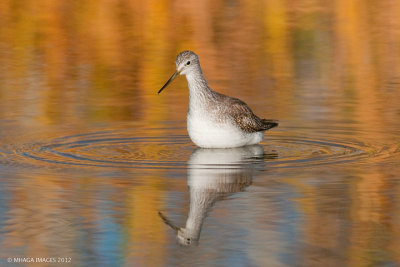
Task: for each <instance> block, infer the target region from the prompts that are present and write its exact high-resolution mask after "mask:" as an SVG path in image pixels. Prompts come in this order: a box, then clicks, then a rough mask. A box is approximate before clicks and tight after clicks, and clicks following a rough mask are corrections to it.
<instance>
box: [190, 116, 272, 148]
mask: <svg viewBox="0 0 400 267" xmlns="http://www.w3.org/2000/svg"><path fill="white" fill-rule="evenodd" d="M210 115H211V114H209V113H207V112H201V111H195V112H190V113H188V116H187V130H188V133H189V136H190V139H192V141H193V142H194V143H195V144H196V145H197V146H199V147H203V148H228V147H240V146H245V145H252V144H257V143H259V142H261V141H262V139H263V136H264V132H256V133H246V132H243V131H242V130H241V129H239V128H238V127H237V126H235V125H234V124H232V123H231V122H229V121H228V122H220V121H218V120H217V119H216V118H214V117H213V116H212V115H211V116H210Z"/></svg>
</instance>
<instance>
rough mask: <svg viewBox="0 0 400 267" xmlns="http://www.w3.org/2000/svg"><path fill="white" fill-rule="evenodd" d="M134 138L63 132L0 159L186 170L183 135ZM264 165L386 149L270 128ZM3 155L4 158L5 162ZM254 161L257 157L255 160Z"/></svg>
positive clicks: (355, 156) (188, 145)
mask: <svg viewBox="0 0 400 267" xmlns="http://www.w3.org/2000/svg"><path fill="white" fill-rule="evenodd" d="M165 136H166V137H161V136H160V134H153V135H152V134H151V131H150V132H149V134H148V135H147V136H135V133H133V132H130V131H103V132H95V133H88V134H80V135H73V136H66V137H62V138H57V139H54V140H51V141H49V142H48V143H37V144H28V145H23V146H16V147H14V148H12V149H10V148H6V149H3V150H1V151H0V153H1V154H2V157H3V159H2V160H1V161H2V162H7V163H8V164H22V163H25V164H27V163H28V164H30V165H40V166H43V165H45V166H49V165H70V166H76V167H79V166H95V167H115V168H137V169H170V168H187V161H188V159H189V158H190V155H191V154H192V152H193V151H194V150H195V146H194V145H193V144H192V142H191V141H190V139H189V138H188V136H187V135H173V134H168V133H167V134H166V135H165ZM262 146H263V149H264V157H263V162H264V165H265V167H266V168H292V167H301V166H313V165H320V164H339V163H343V162H349V161H361V160H363V159H366V158H371V157H374V158H376V157H379V156H384V155H387V154H388V153H389V154H390V153H392V152H390V151H389V152H388V150H389V149H387V148H382V149H377V148H372V147H370V146H368V145H366V144H363V143H361V142H355V141H349V140H346V141H343V140H333V139H332V140H330V139H326V138H310V137H309V138H304V137H302V136H301V135H295V134H293V133H292V134H288V133H284V132H274V133H271V134H269V135H268V136H267V137H266V141H265V142H264V143H263V144H262ZM5 159H7V160H5ZM258 161H259V160H258Z"/></svg>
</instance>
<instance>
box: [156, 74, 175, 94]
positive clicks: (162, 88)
mask: <svg viewBox="0 0 400 267" xmlns="http://www.w3.org/2000/svg"><path fill="white" fill-rule="evenodd" d="M178 74H179V73H178V71H175V73H174V74H172V76H171V78H169V80H168V81H167V82H166V83H165V84H164V86H163V87H161V89H160V90H159V91H158V94H160V93H161V91H162V90H164V88H165V87H167V86H168V84H169V83H170V82H172V81H173V80H174V79H175V78H176V76H177V75H178Z"/></svg>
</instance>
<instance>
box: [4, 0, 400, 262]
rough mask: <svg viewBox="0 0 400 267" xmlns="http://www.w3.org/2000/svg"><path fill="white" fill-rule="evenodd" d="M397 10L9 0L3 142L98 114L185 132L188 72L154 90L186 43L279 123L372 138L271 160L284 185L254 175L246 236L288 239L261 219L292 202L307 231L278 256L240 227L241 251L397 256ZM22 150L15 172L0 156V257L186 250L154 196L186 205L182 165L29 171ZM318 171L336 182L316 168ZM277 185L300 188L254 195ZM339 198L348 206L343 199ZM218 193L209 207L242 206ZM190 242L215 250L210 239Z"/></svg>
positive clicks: (310, 1) (80, 124)
mask: <svg viewBox="0 0 400 267" xmlns="http://www.w3.org/2000/svg"><path fill="white" fill-rule="evenodd" d="M399 17H400V1H397V0H383V1H375V2H371V1H360V0H351V1H349V0H335V1H331V2H329V3H326V2H323V1H318V0H300V1H281V0H263V1H257V2H256V1H250V0H249V1H246V0H243V1H221V0H216V1H184V0H176V1H166V0H162V1H155V0H142V1H136V0H119V1H114V0H104V1H101V2H99V1H93V0H81V1H53V0H36V1H29V0H24V1H12V0H3V1H1V3H0V134H1V137H2V141H0V145H1V148H0V154H2V153H3V151H6V152H7V153H8V152H9V150H7V149H3V147H6V146H7V147H8V146H11V147H12V148H13V149H10V151H12V152H14V151H18V149H19V148H21V147H25V146H29V144H32V143H41V142H43V143H46V142H47V141H48V140H54V139H56V138H61V137H65V136H69V135H79V134H86V133H91V132H96V131H100V130H104V129H105V130H115V129H117V128H118V129H129V130H132V129H133V130H132V131H136V132H140V134H141V135H142V136H146V135H147V134H149V132H146V130H143V129H148V128H152V132H151V134H152V135H154V136H158V137H165V136H167V137H168V138H169V136H170V133H171V131H167V130H166V128H168V127H171V128H174V127H176V128H177V130H176V134H179V135H184V134H185V130H184V127H185V113H186V109H187V90H186V82H185V80H184V78H183V77H182V78H180V79H177V81H174V84H173V86H172V87H171V88H169V89H168V92H166V94H163V95H162V96H158V95H157V94H156V92H157V90H158V89H159V88H160V86H161V85H162V84H163V82H164V81H165V80H166V79H167V78H168V77H169V76H170V75H171V74H172V73H173V71H174V69H175V65H174V60H175V57H176V54H177V53H178V52H180V51H181V50H184V49H191V50H194V51H196V53H197V54H198V55H199V56H200V60H201V64H202V67H203V69H204V73H205V75H206V78H207V79H208V82H209V84H210V86H211V87H212V88H214V89H216V90H217V91H220V92H223V93H226V94H229V95H233V96H237V97H239V98H241V99H243V100H245V101H246V102H247V103H248V104H249V105H250V106H251V107H252V109H253V110H254V111H255V113H257V114H260V115H262V116H265V117H268V118H275V119H279V120H280V121H281V124H280V125H281V126H280V127H281V128H280V130H278V131H282V132H286V133H287V132H289V135H290V132H291V131H295V130H296V131H298V133H300V134H302V135H304V136H310V135H312V134H323V135H329V137H330V139H331V140H346V139H347V138H353V139H356V140H358V141H359V142H360V143H363V144H365V147H369V151H368V152H369V153H370V154H371V162H370V164H366V165H367V166H362V167H360V166H358V165H357V163H354V166H353V165H352V164H348V165H346V167H341V166H338V167H337V169H335V166H330V167H329V168H326V169H325V168H324V167H316V166H314V167H313V169H312V170H309V172H308V173H307V174H304V173H303V171H304V170H302V169H299V170H296V171H294V172H290V171H288V172H285V171H283V170H282V171H276V173H278V174H276V173H275V174H273V175H276V176H279V175H282V177H281V178H282V180H279V179H278V178H277V177H275V176H274V178H273V179H272V180H273V181H275V182H276V183H278V184H279V183H281V184H283V187H284V188H283V189H282V188H281V187H274V186H275V184H274V183H272V185H271V184H269V183H267V182H265V184H264V182H260V184H261V185H259V186H260V187H257V186H255V187H254V188H255V189H254V190H255V191H257V190H259V191H260V192H261V193H260V192H259V193H260V194H263V197H260V198H257V197H253V195H252V194H251V192H252V191H251V190H250V193H249V194H248V195H247V196H248V199H249V200H247V201H248V202H246V205H247V206H246V207H253V208H254V209H255V210H257V211H259V212H260V213H261V215H259V217H257V216H256V215H254V214H253V215H252V216H254V218H255V219H257V221H256V223H254V225H251V223H250V222H249V223H248V224H246V226H248V227H249V228H250V229H251V228H252V226H254V228H255V229H253V230H254V232H251V230H249V232H251V233H249V236H252V235H255V236H257V237H258V238H260V239H261V240H265V239H268V238H270V236H267V234H268V233H270V232H271V231H273V230H275V232H274V234H271V236H272V237H274V238H276V239H273V238H272V240H274V241H276V243H277V244H282V243H285V244H286V243H288V242H289V241H288V239H287V237H285V236H284V234H282V235H280V233H281V232H279V231H282V232H283V231H284V230H282V229H280V230H279V229H278V227H277V228H274V226H269V227H270V228H268V229H267V230H266V229H265V228H263V227H265V224H268V222H269V221H268V220H277V221H279V222H280V223H281V224H282V225H286V224H287V225H289V226H292V225H291V224H290V223H288V222H287V221H285V220H289V221H290V219H288V218H286V217H284V216H283V215H282V214H286V210H288V209H293V210H295V211H296V212H293V213H296V214H300V215H298V217H301V220H300V219H299V220H298V221H296V227H295V226H293V229H290V231H293V232H295V231H298V232H301V235H300V234H299V235H298V236H296V238H298V239H301V240H300V241H299V244H300V245H299V244H297V246H296V247H294V248H292V249H291V250H290V249H287V250H290V251H289V252H288V251H287V250H285V248H286V247H285V246H283V245H282V246H277V247H279V248H280V249H281V250H282V251H286V252H282V251H281V250H280V251H276V252H275V253H272V252H271V254H273V255H272V256H271V258H270V262H268V261H267V260H265V259H262V257H263V256H262V255H265V254H263V253H264V251H261V252H260V251H259V250H257V249H256V248H255V247H257V246H258V245H262V241H257V240H258V239H257V240H254V241H251V240H250V241H249V240H247V239H246V238H244V239H243V240H246V241H243V240H242V241H243V242H244V243H245V244H246V245H248V246H247V247H246V249H248V250H251V252H249V253H248V255H246V257H247V258H246V259H244V260H243V262H245V263H248V264H250V265H251V264H254V263H262V264H268V263H271V262H273V263H276V264H280V265H282V266H283V265H288V266H290V263H292V262H296V261H295V260H293V261H292V262H291V261H290V260H288V261H287V262H285V261H283V260H282V259H281V258H285V259H286V258H290V259H293V258H296V256H297V257H298V258H297V259H301V260H302V261H301V262H304V265H308V266H311V265H314V264H321V263H324V264H333V265H337V264H343V263H347V264H348V265H351V266H353V265H354V266H364V265H370V264H377V263H383V262H387V263H388V264H392V265H399V264H400V253H399V252H398V246H399V245H400V243H399V240H400V232H399V230H398V229H400V227H399V223H398V218H397V217H396V215H395V214H398V213H399V208H400V206H399V199H398V196H399V195H400V194H399V193H400V189H399V185H398V179H397V178H396V177H397V174H398V173H399V171H400V169H399V164H398V162H399V161H398V155H393V156H392V158H391V159H389V160H388V161H387V162H380V161H378V160H377V159H376V160H375V159H374V155H376V154H379V153H380V152H381V151H384V150H385V151H386V148H389V149H388V151H391V152H392V151H397V152H398V151H400V149H399V147H400V139H399V137H398V134H399V132H400V126H399V123H398V122H399V121H400V108H399V106H400V105H399V99H400V74H399V73H400V46H399V43H400V20H399ZM141 129H142V130H141ZM141 131H142V132H141ZM140 134H138V135H140ZM172 138H173V137H171V139H172ZM168 149H169V147H168V146H166V148H165V150H168ZM184 149H188V147H187V146H186V147H185V148H184ZM82 151H83V152H82V153H83V155H85V154H84V153H85V151H84V150H82ZM104 151H106V152H104ZM174 151H175V150H174ZM299 151H300V152H302V151H301V150H299ZM6 152H4V154H5V155H6V156H7V153H6ZM140 152H143V154H145V155H152V158H151V159H152V160H154V161H156V162H160V161H162V160H165V155H168V153H165V151H163V150H161V149H160V148H159V147H158V146H157V143H154V144H152V145H149V146H147V147H146V151H139V152H137V154H138V155H139V156H140V155H141V154H140ZM10 153H11V152H10ZM87 153H89V152H87ZM98 153H99V154H100V155H101V153H107V148H105V149H104V150H101V148H100V149H99V150H98ZM121 153H122V152H121ZM189 154H190V153H189ZM130 155H131V154H130V152H129V151H128V152H126V157H129V156H130ZM278 155H279V151H278ZM6 156H5V157H6ZM117 156H118V155H117ZM117 156H115V157H116V158H118V157H117ZM389 158H390V154H389ZM78 160H79V159H76V161H78ZM16 165H17V167H16V169H17V171H15V173H14V171H13V172H12V173H8V172H7V171H6V167H7V166H6V167H4V173H3V168H2V167H1V168H0V175H1V176H2V177H3V178H1V179H2V180H0V181H1V183H2V185H3V184H4V189H1V190H4V192H5V193H4V197H3V199H1V200H2V201H3V203H4V204H2V205H3V206H1V209H2V212H3V213H4V214H5V215H4V216H5V217H0V225H1V227H2V229H1V232H0V251H1V253H0V257H2V258H5V257H8V256H14V255H16V256H19V255H20V256H40V257H46V256H49V257H53V256H55V255H57V256H69V257H72V258H73V259H75V260H77V261H78V260H79V264H80V263H82V264H85V262H88V261H89V260H88V259H89V258H90V259H91V260H90V262H91V263H97V262H101V260H104V259H103V258H101V257H100V256H99V255H100V254H102V253H103V254H104V255H112V257H114V258H113V259H115V260H116V261H117V262H119V263H121V262H124V264H126V265H127V266H130V265H135V264H136V265H142V266H157V265H158V266H162V265H164V263H165V262H167V263H168V264H172V263H174V260H173V259H172V258H174V257H176V258H179V257H184V256H183V255H182V254H179V253H180V252H179V251H178V252H176V251H172V250H174V249H176V247H174V245H176V244H175V243H173V241H171V240H173V235H172V234H171V233H170V232H168V229H167V228H165V226H164V225H163V224H162V222H161V221H160V219H159V218H158V216H157V212H158V210H165V209H172V208H171V206H174V205H175V206H179V207H180V208H178V211H179V212H180V214H181V216H183V217H184V216H185V212H186V210H187V208H188V204H187V203H188V198H189V196H188V193H187V181H186V172H185V171H184V170H178V171H176V172H174V171H171V170H165V169H163V170H151V168H149V169H148V170H147V171H143V172H140V174H138V172H136V171H135V170H125V169H123V168H122V167H121V168H116V169H117V170H113V171H108V170H107V171H104V173H102V172H103V171H101V170H100V171H99V170H98V169H96V168H86V169H85V171H82V173H78V174H77V173H75V172H71V174H69V173H67V174H66V173H64V172H61V171H59V170H58V169H56V168H54V166H53V167H52V165H51V164H50V163H48V164H46V163H44V164H43V163H42V165H40V166H41V167H43V168H45V169H41V170H40V171H39V170H36V171H35V172H31V170H30V169H29V168H28V169H25V168H24V167H20V168H19V167H18V164H16ZM47 167H48V169H47ZM64 167H65V166H64ZM75 167H76V166H75ZM155 167H156V166H155ZM66 168H67V167H66ZM71 168H73V167H71ZM99 173H100V174H99ZM116 173H117V174H116ZM299 173H300V174H301V175H299ZM333 174H335V175H333ZM327 176H328V177H329V179H327V178H326V177H327ZM110 177H112V178H113V179H107V178H110ZM116 177H117V178H116ZM259 177H261V178H260V179H261V180H262V181H265V180H268V179H269V178H270V174H269V172H268V171H264V172H262V173H261V174H259ZM332 177H337V180H335V179H334V178H332ZM318 179H320V180H324V179H327V181H328V182H326V183H327V184H324V183H321V184H319V183H318V182H316V181H315V180H318ZM396 179H397V180H396ZM256 180H257V179H256ZM256 184H257V183H256ZM335 185H338V187H335ZM270 186H272V187H273V188H275V189H271V190H277V191H279V190H281V189H282V190H287V192H296V193H297V194H298V195H297V196H291V197H290V198H289V200H287V201H288V202H290V203H289V204H287V203H286V202H284V201H283V200H282V199H281V198H278V200H276V202H273V201H272V200H271V203H269V205H270V206H269V207H271V209H273V210H276V213H271V214H266V213H268V212H265V210H263V207H264V206H262V205H261V204H260V203H263V202H262V201H263V200H264V198H268V199H273V200H275V198H274V197H276V195H275V193H276V192H272V193H271V192H270V191H268V190H269V189H268V188H270ZM250 188H251V186H250ZM260 188H261V189H260ZM2 192H3V191H2ZM257 192H258V191H257ZM266 192H267V193H266ZM285 192H286V191H285ZM276 194H279V193H276ZM244 195H245V194H244ZM288 195H290V194H289V193H288ZM244 198H246V197H244ZM285 199H286V198H285ZM243 201H244V200H243ZM171 203H174V204H171ZM176 203H180V204H182V205H176ZM185 203H186V204H185ZM277 203H278V204H277ZM282 203H283V204H282ZM338 203H339V205H341V206H343V207H345V208H344V209H343V210H340V209H338V208H337V205H338ZM274 204H275V205H276V206H274ZM185 205H186V206H185ZM221 205H222V204H221ZM242 205H245V204H243V203H242ZM223 207H224V208H226V210H222V208H221V210H219V211H218V212H215V213H213V214H215V216H220V217H223V216H224V215H225V214H236V215H238V214H237V213H234V212H233V211H232V213H229V212H228V211H227V210H230V209H229V208H228V207H227V206H223ZM175 211H176V210H175ZM246 212H250V211H249V210H247V211H245V213H244V214H246V215H247V213H246ZM341 212H343V213H341ZM238 216H239V215H238ZM280 216H282V217H280ZM288 217H289V218H292V217H290V216H288ZM252 218H253V217H252ZM277 218H279V220H278V219H277ZM235 219H236V218H232V217H228V218H227V221H228V220H235ZM241 219H242V220H244V219H243V218H241ZM210 221H211V223H212V222H215V221H213V220H211V219H210ZM235 223H236V222H234V223H233V224H234V225H235ZM239 223H242V222H239ZM228 224H229V222H228ZM212 225H215V224H212ZM241 226H243V225H241ZM238 227H239V226H238ZM209 229H211V230H209V231H210V232H208V234H207V230H206V231H205V234H204V236H205V237H204V239H203V237H202V243H204V244H206V245H207V244H210V242H211V243H212V240H214V241H213V242H214V243H212V244H216V242H217V241H215V239H216V238H218V235H214V236H213V235H212V234H210V233H214V234H215V232H217V231H215V232H212V231H213V230H212V229H214V228H212V227H210V228H209ZM271 229H273V230H271ZM214 230H215V229H214ZM285 231H286V230H285ZM287 231H288V232H290V231H289V230H287ZM110 232H111V233H112V234H110V236H108V235H107V233H110ZM55 233H56V234H55ZM332 233H340V234H341V235H339V236H336V237H332ZM226 236H227V237H228V238H229V235H228V234H227V235H226ZM226 236H225V237H226ZM299 236H301V237H299ZM213 237H214V239H213ZM285 238H286V239H285ZM27 240H29V242H27ZM229 240H230V241H232V243H231V244H232V246H234V244H236V243H235V242H233V241H235V240H233V239H229ZM246 242H247V243H246ZM252 242H254V243H252ZM257 242H259V243H257ZM218 244H219V243H218ZM254 244H255V245H254ZM301 244H303V245H304V244H305V245H304V246H301ZM171 247H172V249H171ZM235 248H237V247H235ZM315 248H318V249H315ZM202 249H204V250H202ZM82 250H84V252H82V253H81V251H82ZM201 252H203V253H204V254H201ZM219 252H220V251H217V252H213V253H219ZM191 253H193V255H197V256H199V255H209V257H211V256H210V255H214V254H210V253H211V252H210V251H207V250H206V249H205V248H202V246H199V250H198V251H196V252H191ZM196 253H197V254H196ZM207 253H208V254H207ZM220 253H221V255H224V256H221V255H220V257H227V258H229V256H232V255H230V254H227V255H228V256H226V255H225V254H224V252H220ZM329 253H332V254H329ZM335 253H336V254H335ZM289 254H290V256H291V257H292V258H291V257H289V256H288V255H289ZM82 255H83V256H82ZM251 255H253V256H254V255H259V256H254V258H252V257H253V256H251ZM260 255H261V256H260ZM282 255H283V256H282ZM293 255H295V256H293ZM299 255H300V256H299ZM332 255H334V256H335V255H336V256H337V255H338V256H339V257H337V259H336V260H335V259H334V258H335V257H334V256H332ZM215 257H216V258H217V256H215ZM232 257H233V256H232ZM243 257H244V256H243ZM94 258H96V260H93V259H94ZM313 259H317V260H315V261H313ZM171 262H172V263H171ZM108 263H110V264H111V262H108ZM79 264H78V265H79ZM168 264H167V265H168ZM120 265H122V264H120ZM38 266H39V265H38Z"/></svg>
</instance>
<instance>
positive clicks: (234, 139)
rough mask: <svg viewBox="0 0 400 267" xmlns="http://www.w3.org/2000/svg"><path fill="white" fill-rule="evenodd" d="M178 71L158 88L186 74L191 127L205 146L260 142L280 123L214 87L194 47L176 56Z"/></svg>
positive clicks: (191, 133) (198, 142) (194, 137)
mask: <svg viewBox="0 0 400 267" xmlns="http://www.w3.org/2000/svg"><path fill="white" fill-rule="evenodd" d="M175 63H176V71H175V73H174V74H173V75H172V76H171V78H169V79H168V81H167V82H166V83H165V84H164V86H163V87H161V89H160V90H159V91H158V94H160V93H161V92H162V91H163V90H164V89H165V88H166V87H167V86H168V85H169V84H170V83H171V82H172V81H173V80H174V79H175V78H176V77H177V76H178V75H186V79H187V82H188V87H189V107H188V112H187V131H188V134H189V137H190V139H191V140H192V141H193V143H195V144H196V145H197V146H198V147H201V148H233V147H242V146H247V145H254V144H258V143H260V142H261V141H262V140H263V138H264V132H265V131H266V130H269V129H271V128H273V127H276V126H278V122H277V121H276V120H269V119H261V118H259V117H258V116H256V115H255V114H254V113H253V111H252V110H251V109H250V108H249V106H248V105H247V104H246V103H245V102H243V101H242V100H240V99H238V98H234V97H230V96H227V95H224V94H221V93H219V92H216V91H214V90H212V89H211V88H210V87H209V86H208V84H207V81H206V79H205V78H204V76H203V72H202V69H201V66H200V61H199V57H198V55H197V54H196V53H194V52H193V51H188V50H187V51H183V52H181V53H179V54H178V56H177V57H176V62H175Z"/></svg>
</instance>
